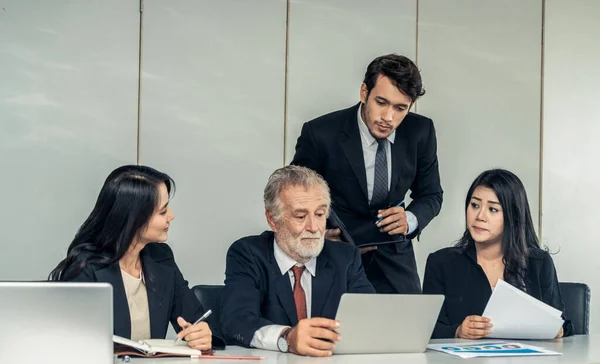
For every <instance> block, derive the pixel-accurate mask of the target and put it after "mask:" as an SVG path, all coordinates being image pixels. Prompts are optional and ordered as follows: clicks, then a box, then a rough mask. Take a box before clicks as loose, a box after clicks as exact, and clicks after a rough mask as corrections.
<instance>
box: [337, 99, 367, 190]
mask: <svg viewBox="0 0 600 364" xmlns="http://www.w3.org/2000/svg"><path fill="white" fill-rule="evenodd" d="M359 106H360V104H358V105H357V106H355V107H353V108H351V109H349V113H348V114H347V116H346V122H345V124H344V128H343V130H342V132H343V136H342V138H341V139H340V144H341V146H342V149H343V150H344V153H345V154H346V158H348V162H349V163H350V166H351V167H352V171H353V172H354V174H355V175H356V179H357V180H358V183H359V184H360V188H361V190H362V191H363V193H364V195H365V198H367V199H368V194H367V172H366V170H365V158H364V155H363V150H362V142H361V139H360V130H359V129H358V120H357V119H356V115H357V113H358V107H359Z"/></svg>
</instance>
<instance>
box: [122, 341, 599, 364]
mask: <svg viewBox="0 0 600 364" xmlns="http://www.w3.org/2000/svg"><path fill="white" fill-rule="evenodd" d="M511 341H516V342H521V343H523V344H529V345H535V346H539V347H542V348H545V349H549V350H553V351H557V352H560V353H563V355H560V356H537V357H496V358H471V359H462V358H459V357H457V356H453V355H448V354H444V353H439V352H435V351H429V350H428V351H426V352H425V353H420V354H373V355H367V354H364V355H333V356H331V357H328V358H309V357H303V356H298V355H294V354H283V353H279V352H273V351H266V350H257V349H246V348H241V347H237V346H230V347H228V348H227V349H226V350H224V351H220V352H218V353H217V354H223V355H240V356H248V355H250V356H262V357H264V358H265V359H264V360H260V361H256V360H249V361H244V360H220V359H190V358H158V359H133V358H132V359H131V363H134V364H141V363H147V364H156V363H165V364H182V363H187V364H190V363H206V364H225V363H229V364H231V363H233V364H237V363H240V364H241V363H254V364H313V363H314V364H321V363H327V364H330V363H331V364H337V363H340V364H341V363H343V364H354V363H357V364H358V363H361V364H363V363H368V364H371V363H373V364H375V363H376V364H388V363H389V364H391V363H394V364H397V363H402V364H412V363H417V364H419V363H423V364H425V363H427V364H429V363H458V362H463V363H466V364H480V363H492V364H504V363H525V364H534V363H540V364H541V363H544V364H547V363H575V364H577V363H586V364H588V363H600V335H590V336H586V335H579V336H572V337H567V338H565V339H560V340H552V341H526V340H511ZM456 342H469V341H467V340H451V339H450V340H431V343H456ZM120 362H122V361H121V360H120V359H119V360H118V361H117V362H116V363H120Z"/></svg>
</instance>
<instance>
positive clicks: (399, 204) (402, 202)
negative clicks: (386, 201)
mask: <svg viewBox="0 0 600 364" xmlns="http://www.w3.org/2000/svg"><path fill="white" fill-rule="evenodd" d="M402 205H404V200H402V201H400V202H398V204H397V205H396V206H394V207H398V206H402ZM382 220H383V217H382V218H380V219H379V220H377V223H378V224H379V223H380V222H381V221H382Z"/></svg>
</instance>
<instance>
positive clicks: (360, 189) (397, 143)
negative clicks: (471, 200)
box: [292, 104, 442, 245]
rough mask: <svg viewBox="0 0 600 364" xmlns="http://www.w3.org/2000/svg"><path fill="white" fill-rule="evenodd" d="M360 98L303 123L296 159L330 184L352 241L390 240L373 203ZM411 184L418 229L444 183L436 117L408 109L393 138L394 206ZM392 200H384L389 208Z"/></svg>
mask: <svg viewBox="0 0 600 364" xmlns="http://www.w3.org/2000/svg"><path fill="white" fill-rule="evenodd" d="M359 105H360V104H358V105H355V106H353V107H351V108H349V109H345V110H339V111H335V112H333V113H330V114H327V115H324V116H321V117H319V118H317V119H314V120H312V121H309V122H307V123H305V124H304V126H303V127H302V133H301V134H300V137H299V138H298V142H297V143H296V155H295V156H294V159H293V161H292V164H295V165H300V166H305V167H308V168H311V169H313V170H315V171H316V172H317V173H319V174H320V175H321V176H323V178H324V179H325V180H326V181H327V183H328V184H329V188H330V189H331V197H332V201H333V203H334V208H335V211H336V212H337V215H338V216H339V217H340V219H341V220H342V221H343V222H344V224H345V225H346V227H347V228H348V231H349V233H350V235H351V236H352V238H353V239H354V241H355V242H356V243H357V244H358V245H361V244H363V243H368V242H380V241H390V240H392V239H391V238H390V236H389V235H388V234H382V233H380V232H379V229H378V228H377V227H376V226H375V221H376V220H377V217H376V215H377V214H376V212H372V211H370V209H369V201H368V195H367V175H366V171H365V161H364V156H363V150H362V142H361V137H360V129H359V128H358V120H357V113H358V107H359ZM409 189H410V190H411V195H410V197H411V199H412V202H411V203H410V205H408V207H407V208H406V210H408V211H411V212H412V213H413V214H415V216H416V217H417V220H418V222H419V228H418V229H417V230H416V231H415V232H414V233H413V234H412V236H410V237H413V236H416V235H418V234H419V233H420V232H421V231H422V230H423V229H424V228H425V227H426V226H427V224H429V222H430V221H431V219H433V218H434V217H435V216H436V215H437V214H438V213H439V211H440V208H441V206H442V187H441V185H440V175H439V170H438V160H437V142H436V137H435V129H434V127H433V122H432V121H431V119H428V118H426V117H424V116H421V115H417V114H413V113H408V115H406V117H405V118H404V120H403V121H402V123H401V124H400V126H398V128H397V129H396V137H395V139H394V143H393V144H392V176H391V186H390V206H394V205H396V204H397V203H399V202H400V201H402V200H404V196H405V195H406V192H407V191H408V190H409ZM387 207H388V206H384V208H387Z"/></svg>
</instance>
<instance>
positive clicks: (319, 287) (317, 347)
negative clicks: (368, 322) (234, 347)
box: [221, 166, 375, 356]
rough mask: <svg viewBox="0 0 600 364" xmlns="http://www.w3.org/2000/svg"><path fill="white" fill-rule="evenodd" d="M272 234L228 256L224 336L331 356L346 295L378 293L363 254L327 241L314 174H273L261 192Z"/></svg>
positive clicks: (322, 197) (323, 191) (294, 169)
mask: <svg viewBox="0 0 600 364" xmlns="http://www.w3.org/2000/svg"><path fill="white" fill-rule="evenodd" d="M264 201H265V216H266V218H267V222H268V224H269V226H270V227H271V229H272V231H265V232H264V233H262V234H261V235H257V236H249V237H245V238H242V239H240V240H238V241H236V242H235V243H233V244H232V245H231V247H230V248H229V251H228V252H227V267H226V270H225V289H224V292H223V297H222V299H221V328H222V331H223V334H224V335H225V336H227V337H228V339H230V340H233V341H235V342H236V343H237V344H239V345H243V346H246V347H255V348H260V349H267V350H279V351H282V352H288V351H289V352H291V353H295V354H300V355H308V356H329V355H331V353H332V351H333V349H334V347H335V343H336V342H338V341H339V340H340V339H341V338H340V336H339V335H338V334H337V333H336V332H335V329H337V328H339V327H340V325H342V324H343V323H340V322H337V321H335V320H334V318H335V314H336V312H337V309H338V305H339V302H340V298H341V296H342V294H343V293H346V292H350V293H375V290H374V289H373V286H372V285H371V283H369V281H368V280H367V277H366V276H365V273H364V270H363V267H362V263H361V259H360V253H359V251H358V249H357V248H356V247H354V246H353V245H350V244H342V243H339V242H338V243H335V242H329V241H325V238H324V237H325V223H326V219H327V216H328V215H329V211H330V204H331V198H330V194H329V187H328V186H327V183H326V182H325V181H324V180H323V178H322V177H321V176H319V175H318V174H317V173H316V172H314V171H312V170H310V169H308V168H305V167H298V166H286V167H283V168H280V169H278V170H276V171H275V172H274V173H273V174H272V175H271V177H270V178H269V181H268V182H267V186H266V187H265V190H264Z"/></svg>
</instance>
